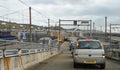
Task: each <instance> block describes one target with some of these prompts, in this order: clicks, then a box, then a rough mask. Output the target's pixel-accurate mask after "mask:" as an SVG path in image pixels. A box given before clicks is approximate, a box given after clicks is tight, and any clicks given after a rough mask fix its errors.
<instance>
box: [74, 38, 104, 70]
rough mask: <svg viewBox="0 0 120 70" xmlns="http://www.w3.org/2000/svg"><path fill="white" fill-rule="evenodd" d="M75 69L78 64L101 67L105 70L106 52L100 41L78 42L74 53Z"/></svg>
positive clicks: (85, 40) (87, 40)
mask: <svg viewBox="0 0 120 70" xmlns="http://www.w3.org/2000/svg"><path fill="white" fill-rule="evenodd" d="M73 61H74V68H76V67H77V66H78V64H95V65H100V68H101V69H104V68H105V52H104V48H103V46H102V44H101V42H100V41H99V40H93V39H84V40H78V43H77V47H76V48H75V49H74V51H73Z"/></svg>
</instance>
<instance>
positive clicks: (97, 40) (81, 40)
mask: <svg viewBox="0 0 120 70" xmlns="http://www.w3.org/2000/svg"><path fill="white" fill-rule="evenodd" d="M78 41H99V40H96V39H80V40H78Z"/></svg>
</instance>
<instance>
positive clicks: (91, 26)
mask: <svg viewBox="0 0 120 70" xmlns="http://www.w3.org/2000/svg"><path fill="white" fill-rule="evenodd" d="M90 37H91V38H92V20H90Z"/></svg>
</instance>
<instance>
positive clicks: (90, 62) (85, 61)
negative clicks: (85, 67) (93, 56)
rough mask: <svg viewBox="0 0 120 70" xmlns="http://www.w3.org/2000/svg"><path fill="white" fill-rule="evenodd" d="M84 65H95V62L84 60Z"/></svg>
mask: <svg viewBox="0 0 120 70" xmlns="http://www.w3.org/2000/svg"><path fill="white" fill-rule="evenodd" d="M84 63H87V64H95V63H96V61H95V60H84Z"/></svg>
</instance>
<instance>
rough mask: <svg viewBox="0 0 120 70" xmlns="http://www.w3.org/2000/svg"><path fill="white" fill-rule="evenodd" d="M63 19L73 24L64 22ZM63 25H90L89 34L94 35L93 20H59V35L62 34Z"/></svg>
mask: <svg viewBox="0 0 120 70" xmlns="http://www.w3.org/2000/svg"><path fill="white" fill-rule="evenodd" d="M62 21H71V22H73V23H72V24H62V23H61V22H62ZM61 26H78V27H79V26H89V27H90V30H89V34H90V37H92V20H59V36H60V27H61Z"/></svg>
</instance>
